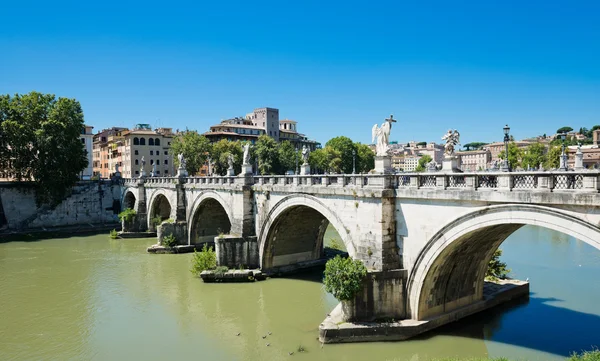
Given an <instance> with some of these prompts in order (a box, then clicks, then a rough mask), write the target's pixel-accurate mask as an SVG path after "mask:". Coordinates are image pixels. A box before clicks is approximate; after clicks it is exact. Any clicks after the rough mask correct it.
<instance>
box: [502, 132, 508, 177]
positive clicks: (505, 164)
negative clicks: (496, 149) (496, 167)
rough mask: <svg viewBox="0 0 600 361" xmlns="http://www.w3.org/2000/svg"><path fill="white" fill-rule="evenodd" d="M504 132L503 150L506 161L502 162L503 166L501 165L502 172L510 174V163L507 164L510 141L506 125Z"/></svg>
mask: <svg viewBox="0 0 600 361" xmlns="http://www.w3.org/2000/svg"><path fill="white" fill-rule="evenodd" d="M503 130H504V150H505V152H506V159H505V160H504V164H503V165H502V171H504V172H510V163H509V162H508V141H509V140H510V136H509V135H508V134H509V132H510V127H509V126H508V124H506V125H505V126H504V128H503Z"/></svg>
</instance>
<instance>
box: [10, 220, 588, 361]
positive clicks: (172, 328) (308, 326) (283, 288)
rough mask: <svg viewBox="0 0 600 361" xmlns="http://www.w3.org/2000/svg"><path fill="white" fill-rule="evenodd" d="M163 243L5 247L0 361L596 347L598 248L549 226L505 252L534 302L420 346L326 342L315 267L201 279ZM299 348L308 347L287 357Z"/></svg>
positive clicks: (541, 352)
mask: <svg viewBox="0 0 600 361" xmlns="http://www.w3.org/2000/svg"><path fill="white" fill-rule="evenodd" d="M330 236H331V234H329V235H328V236H327V238H329V237H330ZM154 242H155V240H154V239H127V240H109V239H108V236H107V235H104V234H102V235H93V236H74V237H69V238H60V239H45V240H37V241H27V242H19V241H13V242H7V243H0V360H144V361H153V360H191V359H195V360H244V361H255V360H256V361H259V360H261V361H262V360H369V361H376V360H411V361H422V360H428V359H430V358H436V357H449V356H459V357H470V356H488V355H489V356H491V357H498V356H507V357H511V358H515V359H529V360H554V359H556V360H560V359H562V358H563V356H564V355H567V354H569V353H570V352H571V351H579V350H581V349H591V348H592V346H594V345H595V346H600V305H599V301H600V252H599V251H597V250H595V249H593V248H592V247H590V246H588V245H586V244H584V243H582V242H579V241H577V240H575V239H572V238H569V237H568V236H565V235H562V234H559V233H555V232H553V231H549V230H545V229H540V228H535V227H524V228H522V229H521V230H519V231H518V232H516V233H515V234H513V235H512V236H511V237H510V238H509V239H508V240H507V241H506V242H505V243H504V244H503V245H502V247H501V248H502V249H503V250H504V256H503V260H504V261H506V262H507V263H508V265H509V267H510V268H512V270H513V273H512V275H513V276H515V277H517V278H521V279H525V278H529V279H530V282H531V292H532V294H531V297H530V300H529V301H528V302H521V303H518V304H513V305H510V306H501V307H500V308H498V309H495V310H493V311H490V312H487V313H485V314H482V315H478V316H474V317H471V318H468V319H466V320H464V321H461V322H460V323H456V324H452V325H450V326H447V327H445V328H443V329H440V330H436V331H434V332H431V333H429V334H426V335H424V336H422V337H419V338H418V339H415V340H411V341H405V342H393V343H392V342H388V343H362V344H339V345H324V346H322V345H321V344H320V343H319V342H318V340H317V336H318V325H319V323H320V322H321V321H322V320H323V319H324V318H325V315H326V314H327V313H328V312H329V311H330V310H331V309H332V308H333V307H334V306H335V305H336V304H337V301H336V300H335V299H334V298H333V297H332V296H331V295H329V294H327V293H326V292H325V291H324V289H323V286H322V284H321V282H320V277H321V276H320V274H319V273H314V272H313V273H312V274H308V275H304V276H301V277H300V276H299V277H296V278H285V279H269V280H267V281H263V282H255V283H244V284H204V283H203V282H202V281H201V280H200V279H198V278H195V277H193V275H192V274H191V273H190V272H189V271H188V270H189V267H190V259H191V257H192V256H191V255H190V254H182V255H151V254H147V253H146V252H145V248H146V247H147V246H148V245H150V244H152V243H154ZM268 332H271V335H268ZM237 333H241V335H240V336H236V335H237ZM264 335H267V338H266V339H263V338H262V336H264ZM267 343H268V344H269V346H266V344H267ZM299 345H303V346H304V347H305V348H306V350H307V352H305V353H298V352H295V354H294V355H291V356H290V355H288V352H291V351H295V350H296V349H297V347H298V346H299Z"/></svg>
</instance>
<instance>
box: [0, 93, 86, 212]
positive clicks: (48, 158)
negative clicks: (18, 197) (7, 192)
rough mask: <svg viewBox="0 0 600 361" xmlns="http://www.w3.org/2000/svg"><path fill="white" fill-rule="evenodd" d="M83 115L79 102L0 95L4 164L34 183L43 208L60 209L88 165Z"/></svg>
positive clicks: (47, 96)
mask: <svg viewBox="0 0 600 361" xmlns="http://www.w3.org/2000/svg"><path fill="white" fill-rule="evenodd" d="M83 127H84V123H83V111H82V109H81V105H80V104H79V102H78V101H77V100H75V99H67V98H58V99H56V97H55V96H54V95H53V94H41V93H38V92H31V93H29V94H25V95H19V94H16V95H15V96H13V97H11V96H10V95H0V143H1V144H0V166H1V167H2V169H3V170H4V172H6V173H8V174H11V175H13V176H14V177H15V178H16V179H17V180H30V181H33V182H34V187H35V196H36V202H37V204H38V205H41V204H49V205H50V206H56V205H58V204H59V203H60V202H61V201H62V200H63V199H64V198H65V197H66V196H67V194H68V192H69V191H70V189H71V188H72V187H73V185H74V184H75V183H76V182H77V180H78V179H79V174H80V173H81V171H83V170H84V169H85V167H86V166H87V164H88V160H87V157H86V151H85V149H84V147H83V146H82V144H81V140H80V136H81V131H82V129H83Z"/></svg>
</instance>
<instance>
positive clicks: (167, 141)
mask: <svg viewBox="0 0 600 361" xmlns="http://www.w3.org/2000/svg"><path fill="white" fill-rule="evenodd" d="M173 137H174V134H173V131H172V129H171V128H158V129H155V130H152V129H151V127H150V125H149V124H137V125H136V126H135V127H134V128H133V129H132V130H129V129H127V128H117V127H113V128H110V129H104V130H103V131H101V132H99V133H98V134H96V135H94V143H93V154H94V162H93V164H94V170H93V171H94V175H97V176H99V177H100V178H111V177H112V176H113V174H114V172H115V170H116V167H117V165H118V166H119V171H120V172H121V176H122V177H125V178H135V177H139V176H140V175H141V170H142V157H143V160H144V161H145V162H146V163H145V166H144V172H145V173H146V176H151V175H152V174H153V171H156V172H155V173H154V175H156V176H169V175H174V174H175V167H174V164H173V156H172V154H171V152H170V147H171V141H172V139H173Z"/></svg>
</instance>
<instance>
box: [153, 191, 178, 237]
mask: <svg viewBox="0 0 600 361" xmlns="http://www.w3.org/2000/svg"><path fill="white" fill-rule="evenodd" d="M174 203H175V202H171V200H169V196H168V194H167V192H165V191H164V190H162V189H159V190H156V191H155V192H154V193H152V195H151V196H150V202H149V203H148V230H149V231H156V224H155V221H154V219H155V218H157V217H160V219H161V221H164V220H167V219H169V218H170V217H171V214H172V212H173V210H174V209H175V207H173V206H174V205H175V204H174Z"/></svg>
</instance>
